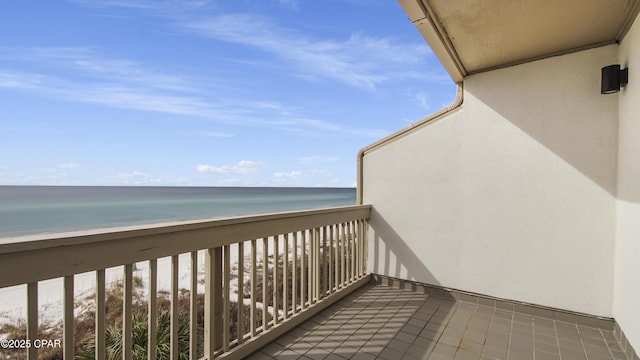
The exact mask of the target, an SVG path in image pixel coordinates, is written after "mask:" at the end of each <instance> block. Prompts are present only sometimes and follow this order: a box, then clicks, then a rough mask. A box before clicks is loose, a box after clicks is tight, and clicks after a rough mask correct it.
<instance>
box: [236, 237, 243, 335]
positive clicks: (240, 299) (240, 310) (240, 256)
mask: <svg viewBox="0 0 640 360" xmlns="http://www.w3.org/2000/svg"><path fill="white" fill-rule="evenodd" d="M237 308H238V321H237V322H236V334H238V344H242V343H243V342H244V241H241V242H239V243H238V306H237Z"/></svg>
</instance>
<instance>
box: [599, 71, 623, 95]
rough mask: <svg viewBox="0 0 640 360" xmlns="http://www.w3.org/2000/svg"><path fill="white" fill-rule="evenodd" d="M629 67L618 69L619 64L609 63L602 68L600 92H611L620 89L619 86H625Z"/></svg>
mask: <svg viewBox="0 0 640 360" xmlns="http://www.w3.org/2000/svg"><path fill="white" fill-rule="evenodd" d="M628 82H629V69H628V68H626V69H623V70H620V65H617V64H616V65H609V66H605V67H603V68H602V83H601V86H600V93H601V94H613V93H617V92H618V91H620V87H621V86H622V87H625V86H627V83H628Z"/></svg>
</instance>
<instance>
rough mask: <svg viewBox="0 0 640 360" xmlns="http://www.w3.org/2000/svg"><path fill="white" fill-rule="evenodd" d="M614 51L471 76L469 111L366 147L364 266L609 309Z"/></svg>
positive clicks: (596, 310) (582, 308) (556, 303)
mask: <svg viewBox="0 0 640 360" xmlns="http://www.w3.org/2000/svg"><path fill="white" fill-rule="evenodd" d="M617 54H618V52H617V46H616V45H612V46H606V47H602V48H598V49H591V50H587V51H582V52H578V53H573V54H569V55H564V56H560V57H554V58H549V59H545V60H540V61H536V62H532V63H528V64H523V65H519V66H514V67H510V68H505V69H501V70H496V71H492V72H488V73H482V74H478V75H474V76H470V77H468V78H466V79H465V82H464V86H465V90H464V103H463V105H462V108H461V109H460V110H458V111H456V112H455V113H452V114H451V115H448V116H447V117H446V118H444V119H442V120H438V121H437V122H435V123H432V124H431V125H428V126H425V127H422V128H420V129H418V130H417V131H415V132H412V133H411V134H410V135H407V136H404V137H402V138H400V139H399V140H396V141H394V142H392V143H389V144H386V145H384V146H381V147H379V148H376V149H374V150H372V151H370V152H368V153H366V154H365V156H364V159H363V202H364V203H365V204H372V205H373V214H372V218H371V229H370V237H371V239H370V250H369V251H370V254H369V270H370V271H372V272H374V273H379V274H384V275H388V276H392V277H400V278H406V279H411V280H416V281H420V282H425V283H430V284H438V285H442V286H446V287H451V288H455V289H461V290H466V291H472V292H477V293H482V294H486V295H491V296H497V297H501V298H507V299H513V300H519V301H526V302H530V303H535V304H540V305H546V306H552V307H558V308H564V309H570V310H574V311H579V312H584V313H589V314H595V315H600V316H611V315H612V314H611V309H612V294H613V256H614V236H615V232H616V225H615V210H616V201H615V193H616V171H617V169H616V163H617V133H618V128H617V111H618V108H617V106H618V104H617V99H616V96H613V97H611V96H603V95H600V68H601V67H602V66H605V65H609V64H612V63H616V62H617Z"/></svg>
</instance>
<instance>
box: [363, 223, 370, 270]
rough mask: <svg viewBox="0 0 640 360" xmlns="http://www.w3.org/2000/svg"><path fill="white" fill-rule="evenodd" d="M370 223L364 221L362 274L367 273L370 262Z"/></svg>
mask: <svg viewBox="0 0 640 360" xmlns="http://www.w3.org/2000/svg"><path fill="white" fill-rule="evenodd" d="M368 231H369V223H368V221H367V220H363V221H362V273H363V274H366V273H367V264H368V262H369V234H368Z"/></svg>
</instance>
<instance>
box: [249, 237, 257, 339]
mask: <svg viewBox="0 0 640 360" xmlns="http://www.w3.org/2000/svg"><path fill="white" fill-rule="evenodd" d="M256 246H257V244H256V240H255V239H253V240H251V310H250V311H251V337H255V336H256V322H257V321H258V319H257V316H256V291H257V289H256V282H257V281H258V276H257V273H256V267H257V264H258V261H257V255H258V254H257V251H256Z"/></svg>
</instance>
